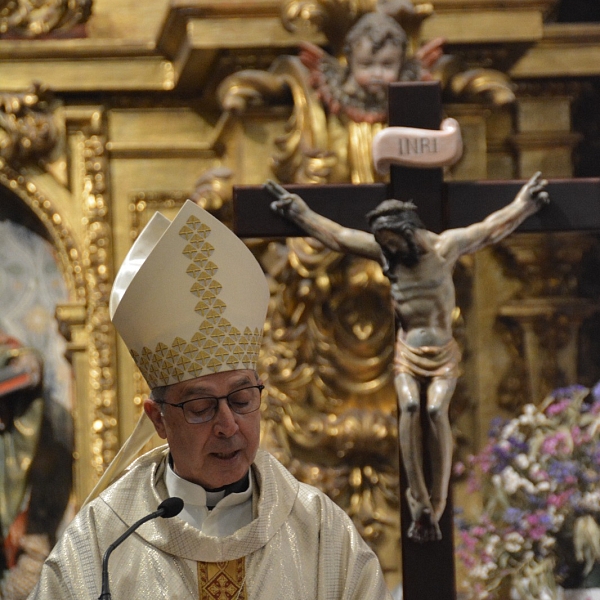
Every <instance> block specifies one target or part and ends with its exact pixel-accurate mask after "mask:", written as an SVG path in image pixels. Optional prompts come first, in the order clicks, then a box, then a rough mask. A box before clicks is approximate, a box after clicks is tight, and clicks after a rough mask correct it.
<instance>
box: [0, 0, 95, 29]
mask: <svg viewBox="0 0 600 600" xmlns="http://www.w3.org/2000/svg"><path fill="white" fill-rule="evenodd" d="M92 2H93V0H37V1H32V0H4V1H3V2H1V3H0V34H9V35H13V36H19V37H28V38H33V37H38V36H41V35H46V34H48V33H51V32H54V31H69V30H70V29H72V28H73V27H74V26H75V25H78V24H80V23H85V22H86V21H87V19H88V18H89V17H90V15H91V11H92Z"/></svg>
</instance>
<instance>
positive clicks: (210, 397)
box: [154, 384, 265, 425]
mask: <svg viewBox="0 0 600 600" xmlns="http://www.w3.org/2000/svg"><path fill="white" fill-rule="evenodd" d="M251 389H257V390H258V391H259V398H260V397H261V396H262V392H263V390H264V389H265V386H264V385H261V384H259V385H248V386H246V387H243V388H239V389H237V390H233V391H232V392H229V394H227V395H225V396H218V397H216V396H201V397H199V398H190V399H189V400H184V401H183V402H177V403H173V402H167V401H166V400H154V402H156V404H163V405H165V404H166V405H167V406H175V407H176V408H180V409H181V410H182V411H183V418H184V419H185V420H186V422H187V423H189V424H190V425H202V424H204V423H210V422H211V421H212V420H213V419H214V418H215V417H216V416H217V413H218V412H219V400H225V401H226V402H227V406H229V410H231V412H233V413H235V414H236V415H250V414H252V413H253V412H256V411H257V410H258V409H259V408H260V402H259V403H258V406H257V407H256V408H253V409H252V410H249V411H248V412H245V413H241V412H238V411H236V410H235V409H234V408H233V407H232V406H231V404H230V403H229V396H231V395H232V394H237V392H243V391H244V390H251ZM196 400H216V403H215V414H214V415H213V416H212V417H211V418H210V419H208V420H206V421H199V422H198V423H192V422H190V421H188V419H187V415H186V411H185V408H184V407H185V405H186V404H189V403H190V402H195V401H196Z"/></svg>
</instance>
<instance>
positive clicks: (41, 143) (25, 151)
mask: <svg viewBox="0 0 600 600" xmlns="http://www.w3.org/2000/svg"><path fill="white" fill-rule="evenodd" d="M54 109H55V107H54V101H53V98H52V94H51V92H49V91H48V90H47V89H46V88H44V87H43V86H40V85H39V84H36V85H34V86H33V87H32V88H31V89H30V90H29V91H28V92H25V93H23V94H0V158H2V159H4V160H5V161H6V162H7V163H8V164H11V165H14V166H17V165H21V164H23V163H25V162H31V161H39V160H43V159H48V158H49V156H50V154H51V153H52V151H53V150H54V148H55V146H56V144H57V142H58V137H59V133H58V132H59V127H58V125H57V122H56V117H55V114H54Z"/></svg>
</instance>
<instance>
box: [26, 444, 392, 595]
mask: <svg viewBox="0 0 600 600" xmlns="http://www.w3.org/2000/svg"><path fill="white" fill-rule="evenodd" d="M167 455H168V450H167V448H166V447H163V448H158V449H155V450H152V451H151V452H149V453H147V454H145V455H144V456H142V457H141V458H139V459H138V460H137V461H135V462H134V463H133V464H132V465H131V467H130V468H129V470H128V471H127V472H126V473H125V474H124V475H123V476H122V477H121V478H120V479H119V480H118V481H117V482H116V483H114V484H113V485H111V486H110V487H109V488H107V489H106V490H105V491H104V492H102V494H101V495H100V496H99V497H98V498H96V499H95V500H93V501H92V502H90V503H89V504H87V505H86V506H85V507H84V508H83V509H82V510H81V511H80V513H79V514H78V515H77V517H76V518H75V519H74V520H73V522H72V523H71V524H70V525H69V526H68V527H67V529H66V530H65V532H64V534H63V535H62V537H61V539H60V541H59V542H58V544H57V545H56V547H55V548H54V550H53V551H52V553H51V555H50V556H49V558H48V560H47V561H46V563H45V565H44V568H43V570H42V576H41V578H40V581H39V583H38V586H37V587H36V589H35V590H34V591H33V592H32V594H31V596H30V600H37V599H39V600H57V599H60V600H84V599H89V600H97V598H98V596H99V595H100V591H101V577H102V568H101V565H102V556H103V554H104V552H105V550H106V548H107V547H108V546H109V545H110V544H111V543H113V542H114V541H115V540H116V539H117V538H118V537H119V536H120V535H121V534H122V533H123V532H124V531H125V530H126V529H127V528H128V527H129V526H130V525H131V524H132V523H134V522H135V521H137V520H138V519H140V518H142V517H144V516H145V515H148V514H150V513H152V512H153V511H155V510H156V508H157V506H158V505H159V504H160V503H161V502H162V501H163V500H164V499H165V498H167V497H168V492H167V488H166V485H165V481H164V471H165V464H166V457H167ZM252 477H253V486H254V489H253V494H252V495H253V499H252V503H253V519H252V520H251V522H250V523H248V524H247V525H245V526H243V527H241V529H238V530H237V531H235V532H234V533H232V534H230V535H225V536H223V537H217V536H214V535H206V534H205V533H203V532H202V531H200V530H199V529H198V528H196V527H193V526H192V525H190V524H189V523H186V522H185V520H183V519H181V518H179V516H176V517H173V518H171V519H160V518H159V519H154V520H152V521H148V522H147V523H144V524H143V525H142V526H141V527H140V528H139V529H138V530H137V531H136V533H134V534H133V535H132V536H130V537H129V538H128V539H126V540H125V541H124V542H123V543H122V544H121V545H120V546H118V547H117V548H116V549H115V550H114V552H113V553H112V555H111V558H110V561H109V573H110V591H111V594H112V598H113V600H148V599H150V598H152V599H157V600H179V599H181V600H217V599H218V600H281V599H282V598H285V599H286V600H288V599H289V600H294V599H296V600H391V595H390V594H389V592H388V591H387V590H386V587H385V584H384V580H383V576H382V573H381V567H380V565H379V561H378V560H377V557H376V556H375V554H374V553H373V551H372V550H371V549H370V548H369V547H368V546H367V545H366V543H365V542H364V541H363V540H362V538H361V537H360V536H359V535H358V532H357V531H356V528H355V527H354V525H353V524H352V522H351V520H350V518H349V517H348V516H347V515H346V513H345V512H344V511H343V510H342V509H341V508H339V507H338V506H337V505H335V504H334V503H333V502H332V501H331V500H330V499H329V498H328V497H327V496H325V494H323V493H322V492H320V491H319V490H317V489H316V488H313V487H311V486H308V485H305V484H302V483H300V482H298V481H297V480H296V479H295V478H294V477H293V476H292V475H291V474H290V473H289V472H288V471H287V470H286V469H285V468H284V467H283V466H282V465H281V464H280V463H279V462H278V461H277V460H276V459H275V458H273V457H272V456H271V455H270V454H268V453H267V452H264V451H262V450H259V452H258V454H257V456H256V460H255V463H254V464H253V465H252Z"/></svg>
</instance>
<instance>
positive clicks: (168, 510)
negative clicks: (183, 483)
mask: <svg viewBox="0 0 600 600" xmlns="http://www.w3.org/2000/svg"><path fill="white" fill-rule="evenodd" d="M182 509H183V500H182V499H181V498H177V497H176V496H173V497H172V498H167V499H166V500H163V501H162V502H161V503H160V504H159V505H158V508H157V509H156V510H155V511H154V512H153V513H150V514H149V515H146V516H145V517H142V518H141V519H140V520H139V521H136V522H135V523H134V524H133V525H132V526H131V527H130V528H129V529H128V530H127V531H126V532H125V533H124V534H123V535H121V536H120V537H118V538H117V539H116V540H115V541H114V542H113V543H112V544H111V545H110V546H109V547H108V548H107V549H106V552H105V553H104V557H103V559H102V591H101V593H100V596H98V600H112V596H111V595H110V590H109V585H108V559H109V558H110V555H111V553H112V551H113V550H114V549H115V548H116V547H117V546H118V545H119V544H120V543H121V542H123V541H125V540H126V539H127V538H128V537H129V536H130V535H131V534H132V533H133V532H134V531H135V530H136V529H137V528H138V527H139V526H140V525H143V524H144V523H145V522H146V521H150V520H152V519H156V518H157V517H162V518H163V519H170V518H171V517H174V516H175V515H178V514H179V513H180V512H181V511H182Z"/></svg>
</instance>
